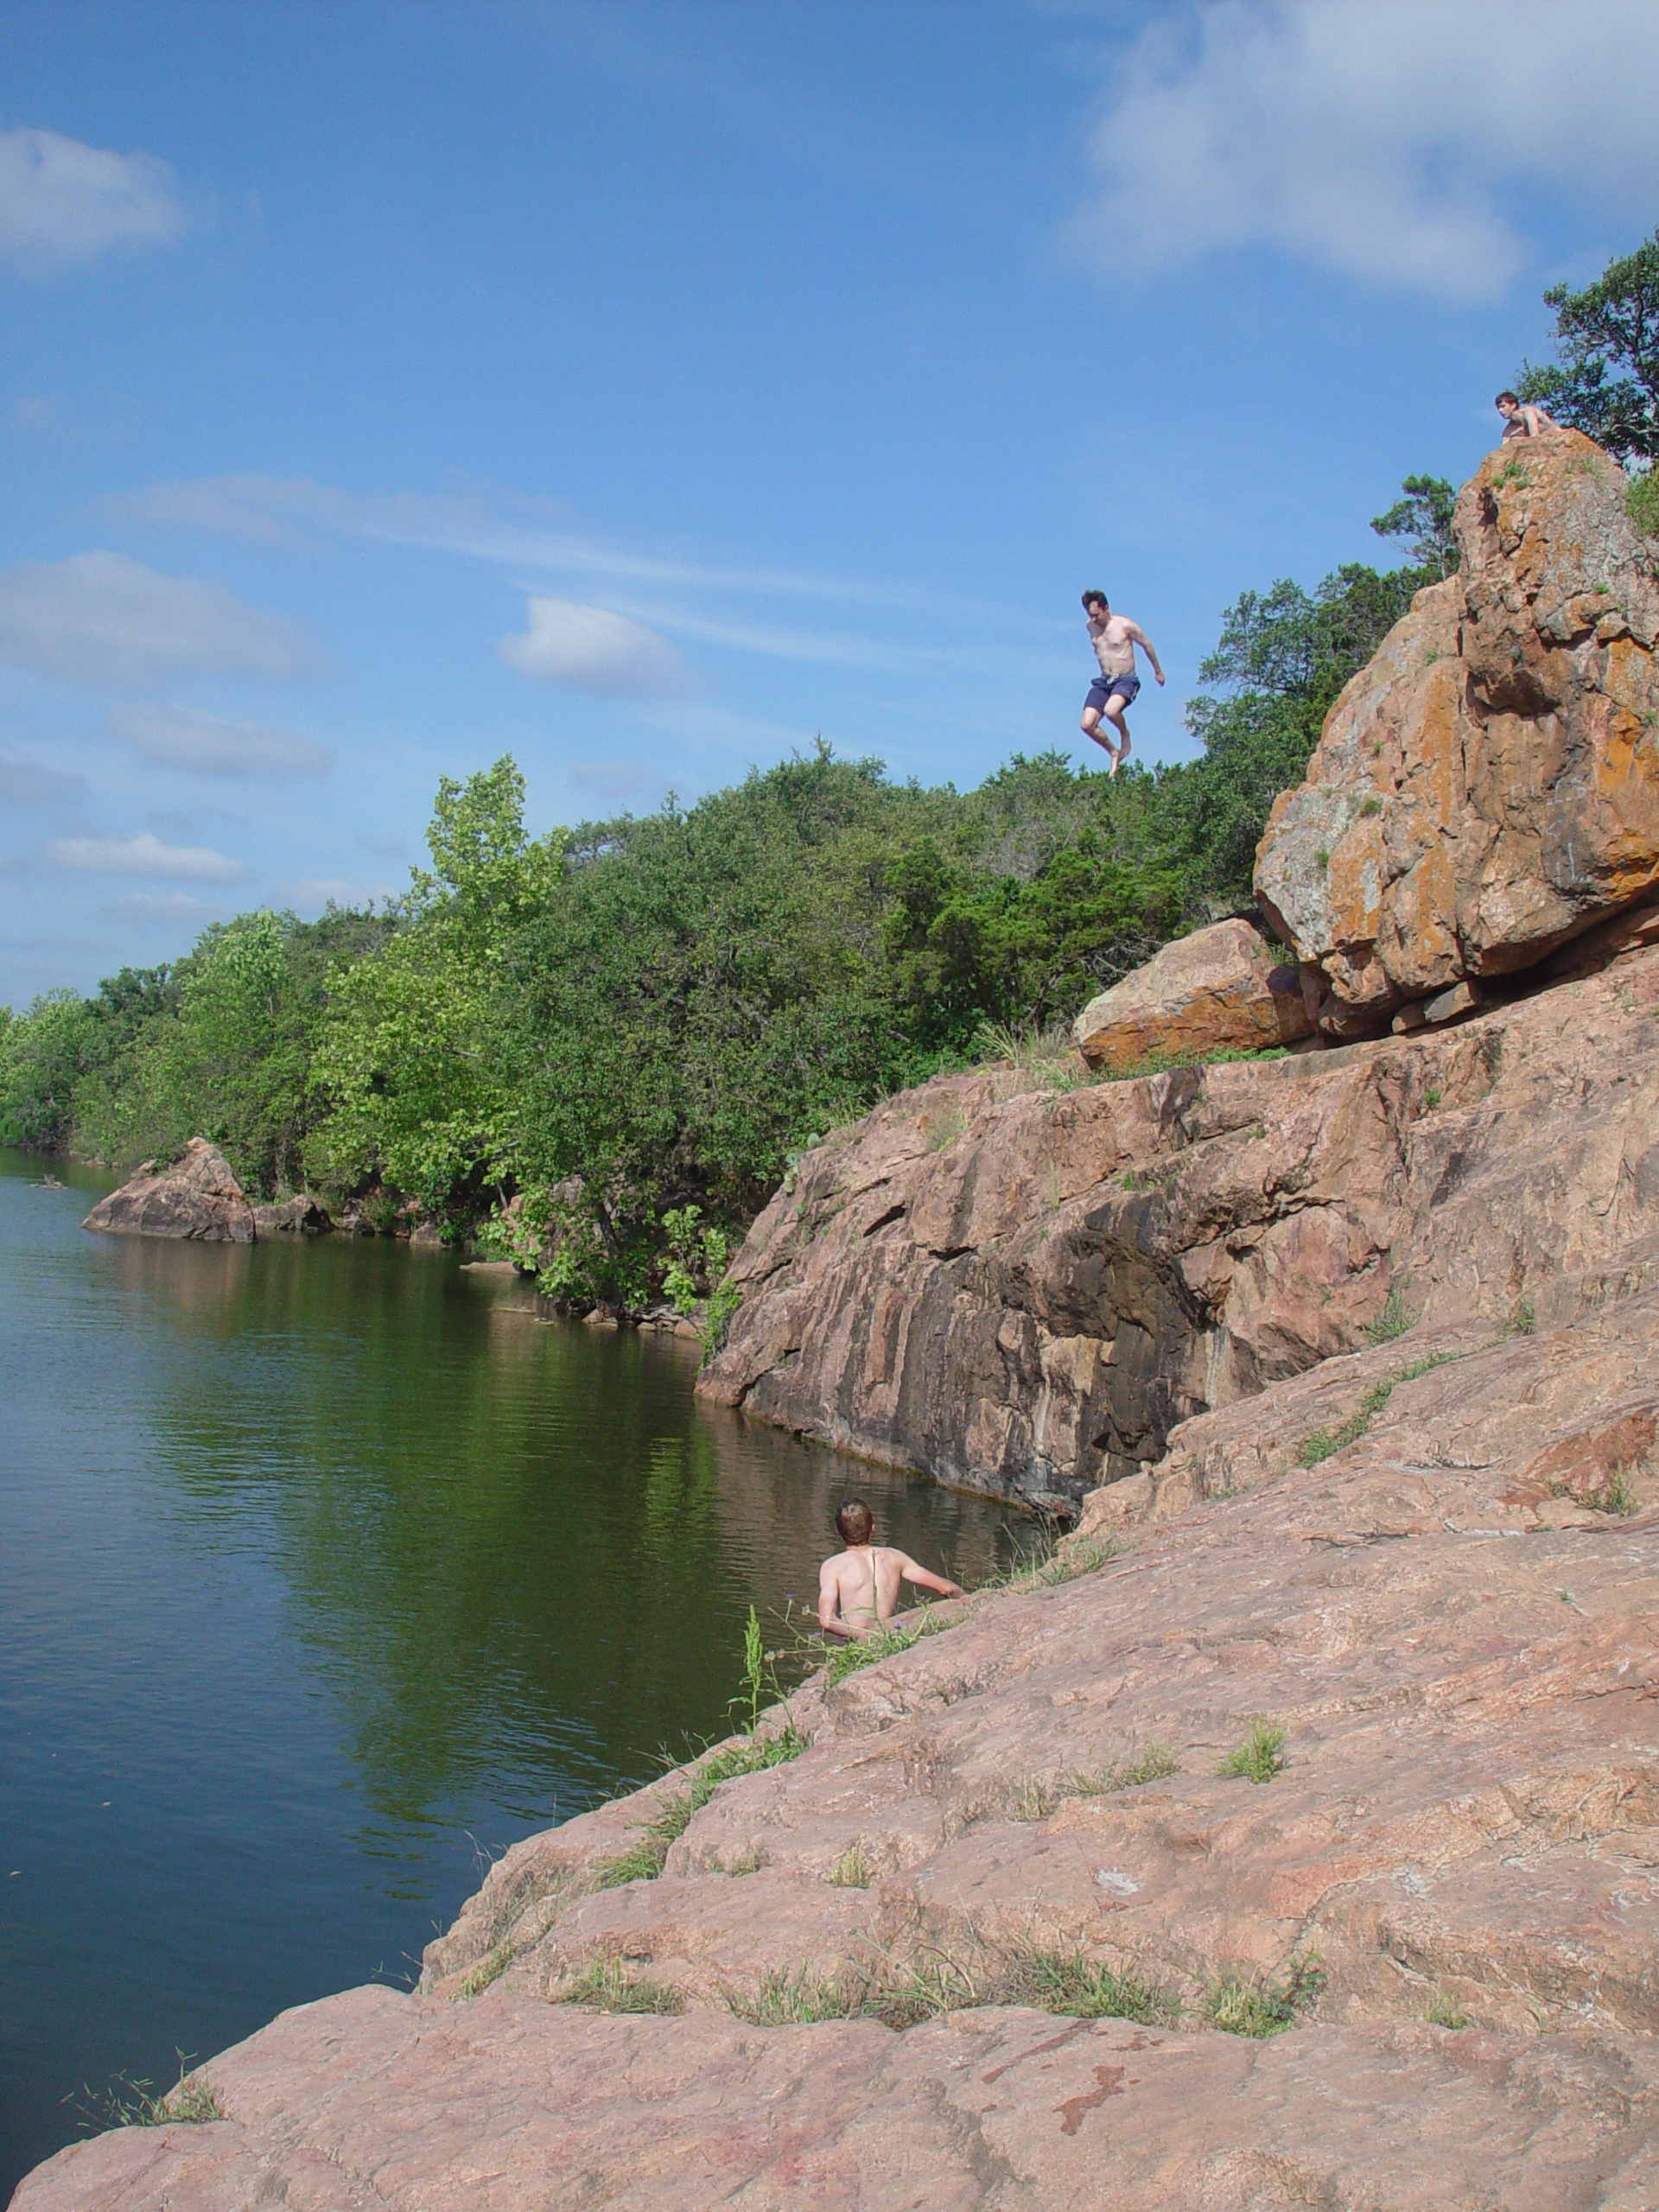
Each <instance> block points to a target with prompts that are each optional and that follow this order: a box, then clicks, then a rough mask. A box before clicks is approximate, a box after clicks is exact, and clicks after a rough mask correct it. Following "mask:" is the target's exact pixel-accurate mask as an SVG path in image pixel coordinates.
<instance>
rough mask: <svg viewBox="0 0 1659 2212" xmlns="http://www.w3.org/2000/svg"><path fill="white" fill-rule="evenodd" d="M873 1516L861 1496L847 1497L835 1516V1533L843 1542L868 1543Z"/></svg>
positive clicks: (872, 1528)
mask: <svg viewBox="0 0 1659 2212" xmlns="http://www.w3.org/2000/svg"><path fill="white" fill-rule="evenodd" d="M874 1527H875V1516H874V1513H872V1512H871V1510H870V1509H869V1507H868V1505H866V1504H865V1503H864V1501H863V1499H862V1498H861V1497H849V1499H848V1501H847V1503H846V1504H845V1505H843V1506H842V1509H841V1510H840V1512H839V1513H837V1514H836V1535H838V1536H839V1537H840V1538H841V1541H842V1543H843V1544H868V1542H869V1541H870V1535H871V1533H872V1531H873V1530H874Z"/></svg>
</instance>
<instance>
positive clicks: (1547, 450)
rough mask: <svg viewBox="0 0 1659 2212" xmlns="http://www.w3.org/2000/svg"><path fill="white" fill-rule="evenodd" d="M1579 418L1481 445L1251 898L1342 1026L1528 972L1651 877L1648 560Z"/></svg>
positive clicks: (1657, 659) (1658, 713)
mask: <svg viewBox="0 0 1659 2212" xmlns="http://www.w3.org/2000/svg"><path fill="white" fill-rule="evenodd" d="M1625 490H1626V482H1625V479H1624V475H1623V474H1622V473H1621V472H1620V470H1619V469H1618V467H1616V466H1615V464H1614V463H1613V462H1612V461H1611V460H1610V459H1609V457H1608V456H1607V454H1605V453H1603V452H1602V450H1601V448H1599V446H1597V445H1594V444H1592V442H1591V441H1590V440H1589V439H1588V438H1586V437H1583V436H1581V435H1580V434H1579V433H1578V432H1577V431H1573V430H1560V431H1556V432H1553V433H1551V434H1549V435H1547V436H1544V437H1540V438H1535V439H1529V440H1528V441H1527V442H1525V443H1524V444H1522V443H1518V442H1517V443H1511V444H1510V445H1506V446H1503V447H1501V448H1499V450H1498V451H1497V453H1494V454H1490V455H1489V456H1488V457H1487V459H1486V460H1485V461H1484V462H1483V463H1482V464H1481V467H1480V468H1479V470H1478V473H1477V474H1476V475H1475V477H1474V478H1473V479H1472V480H1471V482H1469V483H1468V484H1466V485H1465V486H1464V488H1463V491H1462V493H1461V494H1460V496H1459V500H1458V505H1457V512H1456V518H1455V521H1454V524H1453V528H1454V531H1455V534H1456V537H1457V541H1458V544H1459V550H1460V552H1461V556H1462V565H1461V567H1460V569H1459V571H1458V573H1457V574H1456V575H1452V576H1450V577H1448V578H1447V579H1446V582H1444V583H1440V584H1435V585H1433V586H1432V587H1431V588H1429V589H1428V590H1427V591H1422V592H1420V593H1419V594H1417V597H1416V599H1415V601H1414V602H1413V605H1412V608H1411V611H1410V613H1408V615H1407V616H1406V617H1405V618H1404V620H1402V621H1401V622H1399V623H1396V625H1395V627H1394V628H1393V629H1392V630H1391V631H1390V632H1389V635H1388V637H1387V638H1386V639H1384V640H1383V645H1382V646H1381V647H1380V648H1379V650H1378V652H1376V656H1375V657H1374V658H1373V659H1372V660H1371V661H1370V664H1369V665H1368V666H1367V667H1365V668H1363V669H1362V670H1361V671H1360V672H1359V674H1358V675H1357V676H1356V677H1354V678H1353V680H1352V681H1351V683H1349V685H1348V686H1347V688H1346V690H1344V692H1343V694H1342V696H1341V697H1340V698H1339V699H1338V701H1337V702H1336V704H1335V706H1334V707H1333V708H1332V710H1331V713H1330V715H1328V716H1327V718H1326V721H1325V731H1324V734H1323V736H1322V737H1321V739H1320V741H1319V748H1318V750H1317V751H1316V752H1315V753H1314V754H1313V759H1312V760H1310V761H1309V763H1308V768H1307V777H1306V781H1305V782H1304V783H1303V784H1302V785H1300V787H1299V788H1298V789H1297V790H1295V791H1287V792H1285V793H1283V794H1282V795H1281V798H1279V799H1278V801H1277V802H1276V803H1275V804H1274V810H1273V814H1272V817H1271V818H1270V819H1269V821H1268V828H1267V831H1266V834H1265V835H1264V836H1263V837H1262V842H1261V845H1260V847H1259V848H1258V849H1257V853H1256V862H1255V891H1256V896H1257V898H1258V899H1259V900H1260V901H1261V903H1262V907H1263V909H1264V910H1265V911H1266V912H1267V913H1268V917H1269V918H1270V920H1272V922H1273V923H1274V926H1275V927H1276V928H1279V929H1280V930H1281V931H1282V932H1283V934H1284V935H1285V937H1286V938H1287V939H1288V941H1289V942H1290V943H1291V944H1294V947H1295V949H1296V950H1297V952H1298V954H1299V955H1300V957H1301V958H1302V959H1303V960H1304V961H1306V962H1308V963H1312V964H1313V965H1314V966H1316V967H1317V969H1319V974H1320V975H1321V976H1322V978H1323V980H1324V985H1325V993H1326V996H1325V1007H1324V1013H1323V1027H1325V1031H1326V1033H1328V1034H1331V1035H1333V1036H1338V1037H1342V1036H1352V1035H1357V1034H1363V1033H1367V1032H1370V1031H1375V1030H1376V1029H1379V1028H1381V1027H1383V1026H1384V1025H1385V1024H1386V1023H1387V1021H1388V1020H1389V1017H1390V1015H1391V1014H1393V1013H1394V1012H1395V1009H1396V1008H1397V1007H1401V1006H1402V1005H1405V1004H1407V1003H1409V1002H1413V1001H1426V1000H1429V999H1432V998H1433V997H1435V996H1436V995H1439V994H1442V993H1444V992H1446V991H1447V990H1449V989H1451V988H1453V987H1455V986H1457V985H1459V984H1461V983H1464V982H1471V981H1473V980H1474V979H1476V978H1478V977H1491V976H1506V975H1510V974H1512V973H1514V972H1515V971H1516V970H1517V969H1523V968H1528V967H1530V966H1532V965H1533V964H1534V963H1536V962H1538V961H1541V960H1542V959H1543V958H1545V957H1546V956H1548V954H1550V953H1552V952H1554V950H1556V948H1557V947H1559V946H1560V945H1563V944H1567V942H1568V941H1569V940H1571V939H1572V938H1575V937H1577V936H1579V935H1580V933H1581V932H1583V931H1586V930H1589V929H1591V928H1592V927H1593V926H1594V925H1596V924H1598V923H1599V922H1602V921H1604V920H1605V918H1607V917H1609V916H1610V915H1614V914H1617V913H1618V912H1620V911H1621V910H1622V909H1624V908H1625V907H1627V906H1632V905H1634V904H1636V903H1637V902H1639V901H1641V900H1643V899H1645V898H1647V897H1649V895H1650V893H1651V892H1652V890H1653V888H1654V887H1655V886H1656V884H1659V563H1656V552H1659V549H1656V544H1655V541H1654V540H1653V539H1652V538H1650V537H1645V536H1644V535H1643V533H1642V532H1641V531H1639V530H1637V526H1636V524H1634V523H1633V522H1632V521H1631V520H1630V517H1629V515H1628V514H1627V513H1626V512H1625V505H1624V494H1625Z"/></svg>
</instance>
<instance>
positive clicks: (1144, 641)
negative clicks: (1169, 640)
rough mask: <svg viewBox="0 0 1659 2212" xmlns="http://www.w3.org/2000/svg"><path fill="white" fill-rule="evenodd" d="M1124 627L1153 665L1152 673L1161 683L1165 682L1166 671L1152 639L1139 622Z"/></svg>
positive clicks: (1127, 623) (1129, 623)
mask: <svg viewBox="0 0 1659 2212" xmlns="http://www.w3.org/2000/svg"><path fill="white" fill-rule="evenodd" d="M1123 626H1124V628H1125V629H1126V630H1127V631H1128V633H1129V635H1130V636H1131V637H1132V638H1133V639H1135V644H1136V645H1139V646H1140V647H1141V651H1142V652H1144V653H1145V654H1146V657H1147V659H1148V660H1149V661H1150V662H1151V663H1152V672H1153V674H1154V676H1155V677H1157V679H1158V681H1159V682H1160V683H1162V682H1163V680H1164V671H1163V669H1162V667H1161V666H1160V664H1159V659H1158V648H1157V646H1156V645H1154V644H1153V642H1152V639H1150V638H1149V637H1148V636H1147V633H1146V632H1145V631H1144V630H1143V629H1142V628H1141V625H1140V624H1139V623H1138V622H1125V624H1124V625H1123Z"/></svg>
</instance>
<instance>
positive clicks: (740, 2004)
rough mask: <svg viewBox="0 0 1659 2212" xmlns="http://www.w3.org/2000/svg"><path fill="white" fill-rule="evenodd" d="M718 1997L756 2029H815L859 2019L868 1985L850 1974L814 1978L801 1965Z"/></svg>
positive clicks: (777, 1969) (775, 1970)
mask: <svg viewBox="0 0 1659 2212" xmlns="http://www.w3.org/2000/svg"><path fill="white" fill-rule="evenodd" d="M721 1994H722V1995H723V1996H724V1998H725V2000H726V2006H727V2010H728V2012H734V2013H735V2014H736V2015H737V2018H739V2019H740V2020H747V2021H749V2022H751V2023H752V2024H753V2026H755V2027H757V2028H796V2027H816V2026H817V2025H819V2024H821V2023H822V2022H823V2021H825V2020H856V2019H860V2018H863V2017H864V2016H865V2014H866V2012H867V2011H868V2000H869V1994H870V1985H869V1982H868V1980H866V1979H865V1978H864V1977H863V1976H861V1975H859V1974H850V1973H842V1974H826V1975H822V1976H815V1975H813V1974H810V1973H809V1971H808V1969H807V1967H805V1965H804V1964H803V1965H801V1966H798V1967H797V1968H796V1969H795V1971H794V1973H793V1974H791V1973H790V1971H789V1969H788V1968H787V1967H774V1968H773V1969H772V1971H771V1972H770V1973H767V1974H762V1975H761V1977H760V1980H759V1981H757V1982H754V1983H752V1984H751V1985H750V1986H749V1987H748V1988H747V1989H728V1990H725V1991H723V1992H722V1993H721Z"/></svg>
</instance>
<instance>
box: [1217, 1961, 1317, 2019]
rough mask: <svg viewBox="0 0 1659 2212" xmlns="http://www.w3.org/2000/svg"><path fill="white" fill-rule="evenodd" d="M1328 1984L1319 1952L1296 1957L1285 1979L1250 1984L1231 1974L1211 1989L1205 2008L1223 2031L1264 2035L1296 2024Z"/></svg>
mask: <svg viewBox="0 0 1659 2212" xmlns="http://www.w3.org/2000/svg"><path fill="white" fill-rule="evenodd" d="M1324 1987H1325V1969H1324V1967H1323V1966H1322V1965H1321V1964H1320V1963H1319V1958H1318V1956H1317V1955H1316V1954H1312V1953H1310V1955H1308V1956H1307V1957H1306V1958H1304V1959H1293V1960H1292V1961H1291V1962H1290V1972H1289V1974H1287V1976H1286V1978H1285V1980H1284V1981H1283V1982H1282V1983H1277V1982H1271V1981H1269V1982H1262V1983H1260V1984H1255V1985H1252V1984H1249V1983H1247V1982H1243V1981H1241V1980H1239V1979H1238V1977H1237V1976H1236V1974H1229V1975H1228V1976H1227V1977H1226V1978H1225V1980H1223V1981H1221V1982H1220V1983H1218V1984H1217V1986H1216V1987H1215V1988H1214V1989H1212V1990H1211V1993H1210V1995H1209V1997H1208V1999H1206V2001H1205V2011H1206V2012H1208V2013H1209V2015H1210V2018H1211V2020H1212V2021H1213V2022H1214V2023H1215V2024H1216V2026H1217V2027H1218V2028H1219V2029H1220V2030H1221V2031H1222V2032H1223V2034H1224V2035H1230V2036H1251V2037H1258V2038H1260V2037H1267V2036H1280V2035H1283V2033H1284V2031H1285V2030H1286V2029H1287V2028H1294V2026H1295V2024H1296V2016H1297V2014H1298V2013H1299V2012H1302V2011H1304V2010H1305V2009H1306V2006H1308V2005H1311V2004H1313V2002H1314V2000H1315V1999H1316V1998H1317V1997H1318V1996H1319V1992H1320V1991H1321V1990H1322V1989H1323V1988H1324Z"/></svg>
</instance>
